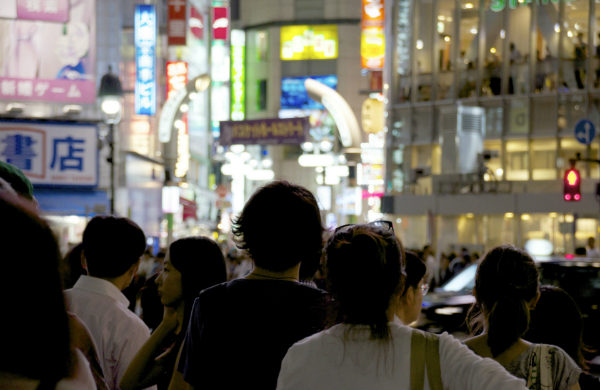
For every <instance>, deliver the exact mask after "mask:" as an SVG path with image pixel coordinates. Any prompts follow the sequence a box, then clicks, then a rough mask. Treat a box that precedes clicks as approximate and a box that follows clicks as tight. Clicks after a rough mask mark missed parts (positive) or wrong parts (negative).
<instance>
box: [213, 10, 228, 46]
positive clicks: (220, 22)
mask: <svg viewBox="0 0 600 390" xmlns="http://www.w3.org/2000/svg"><path fill="white" fill-rule="evenodd" d="M212 17H213V18H212V23H213V25H212V34H213V39H216V40H223V41H226V40H228V39H229V8H227V7H213V9H212Z"/></svg>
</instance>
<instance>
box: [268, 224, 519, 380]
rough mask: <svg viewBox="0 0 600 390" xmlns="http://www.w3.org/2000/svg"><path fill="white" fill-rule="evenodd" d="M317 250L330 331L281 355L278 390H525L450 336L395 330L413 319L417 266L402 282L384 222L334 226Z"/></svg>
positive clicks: (400, 263) (401, 259)
mask: <svg viewBox="0 0 600 390" xmlns="http://www.w3.org/2000/svg"><path fill="white" fill-rule="evenodd" d="M325 251H326V261H325V269H326V275H327V281H328V284H329V290H330V291H331V293H332V298H333V299H332V301H331V303H332V308H331V309H332V313H331V319H332V323H331V326H330V327H329V328H328V329H327V330H325V331H323V332H320V333H317V334H315V335H313V336H310V337H308V338H305V339H304V340H301V341H299V342H298V343H296V344H294V345H293V346H292V347H291V348H290V349H289V350H288V352H287V355H286V356H285V359H284V360H283V362H282V364H281V371H280V374H279V380H278V382H277V389H278V390H292V389H294V390H338V389H344V390H355V389H356V390H358V389H369V390H408V389H411V390H414V389H419V390H427V389H444V390H475V389H477V390H484V389H494V390H519V389H523V390H525V383H524V382H523V380H521V379H518V378H515V377H514V376H512V375H510V374H509V373H508V372H506V370H504V369H503V368H502V367H501V366H500V365H499V364H497V363H496V362H494V361H492V360H490V359H481V358H480V357H478V356H477V355H475V354H474V353H473V352H471V351H470V350H469V349H468V348H467V347H465V346H464V345H462V344H461V343H460V341H458V340H456V339H455V338H454V337H452V336H450V335H448V334H443V335H439V336H438V335H435V334H432V333H429V334H426V333H425V332H422V331H419V330H416V329H413V328H411V327H409V326H406V325H404V324H403V323H409V322H412V321H414V320H415V319H416V317H417V316H418V313H419V309H420V307H419V306H420V302H421V300H422V295H423V293H424V292H425V290H426V288H423V280H422V279H423V276H424V275H425V270H424V268H425V265H424V264H423V263H422V262H421V260H419V259H418V258H417V259H416V262H415V263H414V265H415V266H416V267H414V268H413V269H410V266H411V264H412V263H411V264H409V270H408V272H409V278H408V281H407V278H406V275H405V267H406V260H405V253H404V249H403V248H402V244H401V243H400V241H399V240H398V238H396V235H395V234H394V231H393V225H392V223H391V222H389V221H377V222H374V223H370V224H362V225H347V226H342V227H340V228H338V229H337V230H336V231H335V233H334V234H333V236H332V237H331V238H330V239H329V242H328V243H327V246H326V249H325ZM419 263H420V264H419ZM419 267H421V270H420V271H419ZM405 286H407V287H406V288H405ZM419 294H420V295H421V296H420V297H418V295H419ZM398 305H406V306H407V307H404V308H398ZM395 315H397V317H401V318H400V319H401V321H398V320H397V319H396V320H395V317H396V316H395ZM401 322H403V323H401ZM423 363H425V364H423ZM425 369H426V370H425ZM425 372H427V374H425Z"/></svg>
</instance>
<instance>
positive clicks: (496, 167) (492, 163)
mask: <svg viewBox="0 0 600 390" xmlns="http://www.w3.org/2000/svg"><path fill="white" fill-rule="evenodd" d="M483 149H484V150H489V151H495V152H498V157H494V158H492V159H490V160H489V161H487V162H486V163H485V166H486V167H488V168H489V170H490V171H491V172H488V177H487V178H488V180H491V179H492V178H494V177H495V178H496V180H502V179H504V169H503V168H502V155H503V153H502V141H500V140H494V141H484V143H483Z"/></svg>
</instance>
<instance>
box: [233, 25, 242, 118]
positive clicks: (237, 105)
mask: <svg viewBox="0 0 600 390" xmlns="http://www.w3.org/2000/svg"><path fill="white" fill-rule="evenodd" d="M231 56H232V57H231V119H232V120H234V121H241V120H244V118H245V108H246V33H245V32H244V31H243V30H232V31H231Z"/></svg>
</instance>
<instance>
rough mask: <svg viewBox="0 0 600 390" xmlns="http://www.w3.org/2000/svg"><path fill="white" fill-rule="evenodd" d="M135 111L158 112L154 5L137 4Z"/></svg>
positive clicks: (137, 112)
mask: <svg viewBox="0 0 600 390" xmlns="http://www.w3.org/2000/svg"><path fill="white" fill-rule="evenodd" d="M134 37H135V67H136V72H135V73H136V78H135V113H136V114H137V115H154V114H155V112H156V64H155V61H154V56H155V54H154V53H155V51H156V11H155V9H154V6H153V5H149V4H138V5H136V6H135V20H134Z"/></svg>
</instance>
